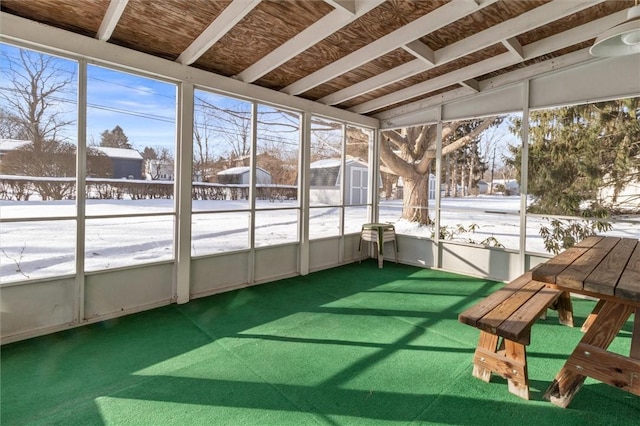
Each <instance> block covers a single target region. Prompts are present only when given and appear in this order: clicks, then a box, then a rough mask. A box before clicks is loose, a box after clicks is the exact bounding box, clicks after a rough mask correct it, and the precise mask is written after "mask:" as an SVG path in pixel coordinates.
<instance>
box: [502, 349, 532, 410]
mask: <svg viewBox="0 0 640 426" xmlns="http://www.w3.org/2000/svg"><path fill="white" fill-rule="evenodd" d="M505 355H506V357H507V359H510V360H512V365H511V366H510V367H509V366H507V370H511V371H507V375H506V379H507V383H508V384H509V392H511V393H512V394H514V395H517V396H519V397H520V398H523V399H529V374H528V372H527V350H526V348H525V346H524V345H523V344H522V343H516V342H512V341H511V340H505Z"/></svg>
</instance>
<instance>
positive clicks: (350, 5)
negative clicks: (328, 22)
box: [324, 0, 356, 15]
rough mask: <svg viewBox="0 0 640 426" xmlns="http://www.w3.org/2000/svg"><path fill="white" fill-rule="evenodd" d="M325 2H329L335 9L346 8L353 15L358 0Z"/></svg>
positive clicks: (328, 0)
mask: <svg viewBox="0 0 640 426" xmlns="http://www.w3.org/2000/svg"><path fill="white" fill-rule="evenodd" d="M324 1H325V3H329V4H330V5H331V6H333V7H334V8H335V9H342V10H346V11H347V12H349V13H351V14H352V15H355V14H356V1H355V0H324Z"/></svg>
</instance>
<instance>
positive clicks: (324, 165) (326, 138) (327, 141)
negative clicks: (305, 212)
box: [309, 116, 344, 206]
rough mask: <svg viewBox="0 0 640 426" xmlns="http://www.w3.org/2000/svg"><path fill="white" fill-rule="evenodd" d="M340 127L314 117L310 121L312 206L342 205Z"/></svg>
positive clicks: (341, 126) (310, 189) (334, 123)
mask: <svg viewBox="0 0 640 426" xmlns="http://www.w3.org/2000/svg"><path fill="white" fill-rule="evenodd" d="M342 129H343V125H342V123H338V122H336V121H331V120H327V119H324V118H321V117H317V116H314V117H313V118H312V119H311V175H310V177H309V184H310V188H309V191H310V194H309V198H310V200H309V204H310V205H311V206H340V205H342V203H343V201H342V200H343V194H342V187H341V183H340V182H341V177H340V175H341V169H342V155H343V139H344V138H343V130H342Z"/></svg>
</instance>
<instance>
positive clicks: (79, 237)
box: [74, 59, 87, 323]
mask: <svg viewBox="0 0 640 426" xmlns="http://www.w3.org/2000/svg"><path fill="white" fill-rule="evenodd" d="M77 131H78V146H77V148H76V253H75V255H76V282H75V285H76V292H75V295H76V296H75V309H74V312H75V315H76V318H75V321H74V322H76V323H80V322H82V321H83V320H84V305H85V303H84V297H85V296H84V294H85V292H84V284H85V280H84V256H85V243H84V240H85V226H86V194H85V187H86V183H87V179H86V177H87V61H86V60H84V59H81V60H79V61H78V128H77Z"/></svg>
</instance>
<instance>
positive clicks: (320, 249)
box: [309, 237, 341, 271]
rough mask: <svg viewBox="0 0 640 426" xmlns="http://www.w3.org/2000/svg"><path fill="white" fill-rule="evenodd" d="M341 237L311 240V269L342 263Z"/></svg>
mask: <svg viewBox="0 0 640 426" xmlns="http://www.w3.org/2000/svg"><path fill="white" fill-rule="evenodd" d="M340 240H341V238H340V237H335V238H325V239H322V240H312V241H310V242H309V270H310V271H319V270H321V269H328V268H335V267H336V266H338V265H340Z"/></svg>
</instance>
